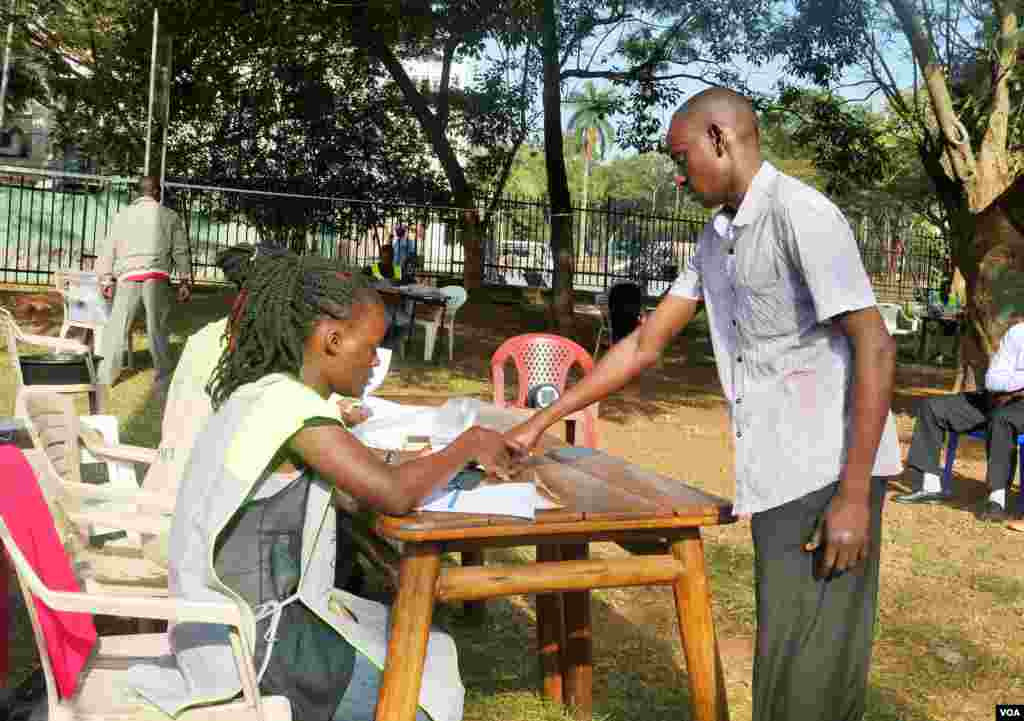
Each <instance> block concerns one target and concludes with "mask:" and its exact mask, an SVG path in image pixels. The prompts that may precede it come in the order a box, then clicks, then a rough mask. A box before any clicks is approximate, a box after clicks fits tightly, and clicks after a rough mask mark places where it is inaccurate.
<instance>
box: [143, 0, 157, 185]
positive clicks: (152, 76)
mask: <svg viewBox="0 0 1024 721" xmlns="http://www.w3.org/2000/svg"><path fill="white" fill-rule="evenodd" d="M159 30H160V13H159V12H158V11H157V10H156V8H154V9H153V53H152V56H151V57H150V61H149V109H148V111H147V117H146V162H145V165H144V166H143V173H142V174H143V175H149V151H150V146H151V145H152V144H153V94H154V93H155V92H156V39H157V37H158V33H159Z"/></svg>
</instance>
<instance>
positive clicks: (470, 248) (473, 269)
mask: <svg viewBox="0 0 1024 721" xmlns="http://www.w3.org/2000/svg"><path fill="white" fill-rule="evenodd" d="M454 198H455V205H456V207H459V208H462V209H463V210H461V211H460V220H461V229H462V253H463V255H462V259H463V265H462V284H463V285H464V286H465V288H466V290H472V289H474V288H479V287H480V286H481V285H483V277H484V261H483V233H482V231H483V225H482V224H481V223H480V213H479V211H477V209H476V203H475V198H474V195H473V189H472V188H470V187H468V186H467V187H466V188H464V189H463V190H462V191H461V192H456V193H455V196H454Z"/></svg>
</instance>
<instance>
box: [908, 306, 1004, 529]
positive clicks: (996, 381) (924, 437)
mask: <svg viewBox="0 0 1024 721" xmlns="http://www.w3.org/2000/svg"><path fill="white" fill-rule="evenodd" d="M1013 320H1014V321H1015V323H1014V324H1013V325H1012V326H1010V329H1009V330H1008V331H1006V334H1005V335H1004V336H1003V338H1002V340H1001V341H1000V342H999V350H998V351H997V352H996V354H995V355H994V356H992V362H991V363H990V364H989V367H988V371H987V372H986V373H985V389H984V390H981V391H975V392H972V393H955V394H952V395H946V396H938V397H933V398H925V399H924V400H922V401H921V404H920V405H919V406H918V410H917V423H916V424H915V425H914V436H913V438H912V440H911V441H910V452H909V453H908V454H907V474H908V475H909V476H910V477H911V478H912V480H913V481H914V485H915V490H914V491H912V492H911V493H906V494H903V495H899V496H895V497H893V500H894V501H896V502H897V503H942V502H944V501H948V500H950V499H951V498H952V497H953V489H952V488H948V487H946V488H943V481H944V479H943V478H942V470H941V469H940V467H939V450H940V447H941V445H942V441H943V438H944V437H945V434H946V432H953V433H967V432H968V431H975V430H981V429H986V428H987V429H988V470H987V471H986V481H987V482H988V486H989V495H988V500H987V501H985V502H984V503H983V504H982V507H981V508H979V509H978V511H977V516H978V519H979V520H981V521H987V522H995V523H1003V522H1005V521H1007V520H1009V519H1010V515H1009V513H1008V511H1007V503H1006V493H1007V481H1008V480H1009V479H1010V473H1011V471H1012V469H1013V467H1014V456H1015V454H1016V452H1017V436H1018V435H1019V434H1020V433H1022V432H1024V403H1022V402H1021V400H1022V399H1024V316H1019V317H1015V318H1014V319H1013ZM1017 525H1019V524H1017ZM1014 530H1018V529H1017V527H1016V525H1015V526H1014Z"/></svg>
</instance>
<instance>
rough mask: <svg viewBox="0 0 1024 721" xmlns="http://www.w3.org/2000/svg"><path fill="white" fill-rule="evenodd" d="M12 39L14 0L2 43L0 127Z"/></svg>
mask: <svg viewBox="0 0 1024 721" xmlns="http://www.w3.org/2000/svg"><path fill="white" fill-rule="evenodd" d="M13 39H14V0H11V22H9V23H7V42H6V44H5V45H4V77H3V79H2V80H0V128H3V127H4V115H5V114H6V110H7V76H8V74H9V71H10V69H11V41H12V40H13Z"/></svg>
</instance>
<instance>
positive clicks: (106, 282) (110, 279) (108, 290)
mask: <svg viewBox="0 0 1024 721" xmlns="http://www.w3.org/2000/svg"><path fill="white" fill-rule="evenodd" d="M116 286H117V281H115V280H114V276H112V275H107V276H104V277H102V278H100V292H101V293H102V294H103V297H104V298H106V299H107V300H111V299H113V297H114V288H115V287H116Z"/></svg>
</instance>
